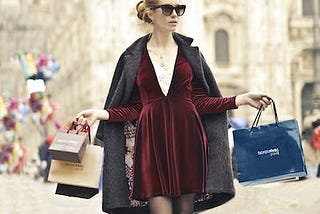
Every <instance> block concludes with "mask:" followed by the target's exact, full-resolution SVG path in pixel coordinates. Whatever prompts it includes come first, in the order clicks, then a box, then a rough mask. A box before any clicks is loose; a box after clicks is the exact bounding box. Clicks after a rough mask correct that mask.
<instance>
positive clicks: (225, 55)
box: [215, 30, 229, 64]
mask: <svg viewBox="0 0 320 214" xmlns="http://www.w3.org/2000/svg"><path fill="white" fill-rule="evenodd" d="M215 56H216V63H217V64H226V63H229V36H228V33H227V32H226V31H225V30H218V31H216V33H215Z"/></svg>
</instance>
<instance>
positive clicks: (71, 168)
mask: <svg viewBox="0 0 320 214" xmlns="http://www.w3.org/2000/svg"><path fill="white" fill-rule="evenodd" d="M102 162H103V148H102V147H100V146H95V145H92V144H89V145H88V146H87V148H86V150H85V153H84V155H83V159H82V162H81V163H74V162H69V161H60V160H52V161H51V166H50V171H49V177H48V180H49V181H51V182H55V183H59V184H67V185H72V186H77V187H87V188H95V189H99V181H100V175H101V167H102Z"/></svg>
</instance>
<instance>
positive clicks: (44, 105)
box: [29, 92, 61, 129]
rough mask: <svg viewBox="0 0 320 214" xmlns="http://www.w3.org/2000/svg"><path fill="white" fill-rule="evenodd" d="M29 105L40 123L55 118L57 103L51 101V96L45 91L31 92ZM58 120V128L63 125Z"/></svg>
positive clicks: (34, 117)
mask: <svg viewBox="0 0 320 214" xmlns="http://www.w3.org/2000/svg"><path fill="white" fill-rule="evenodd" d="M29 106H30V108H31V111H32V113H33V119H34V121H35V122H37V123H39V124H40V125H45V124H46V123H47V122H48V121H52V120H53V119H54V113H55V110H56V109H57V105H56V104H54V103H52V102H51V101H50V97H49V96H47V95H46V94H45V93H44V92H33V93H31V94H30V98H29ZM59 124H60V123H59V122H58V121H55V126H56V128H57V129H58V128H60V127H61V125H59Z"/></svg>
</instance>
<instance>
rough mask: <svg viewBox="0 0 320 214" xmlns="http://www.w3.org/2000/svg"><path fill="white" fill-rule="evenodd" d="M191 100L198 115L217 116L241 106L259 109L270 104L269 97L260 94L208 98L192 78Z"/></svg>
mask: <svg viewBox="0 0 320 214" xmlns="http://www.w3.org/2000/svg"><path fill="white" fill-rule="evenodd" d="M192 100H193V103H194V105H195V106H196V108H197V110H198V112H199V114H217V113H222V112H225V111H227V110H231V109H236V108H238V107H239V106H242V105H249V106H252V107H254V108H257V109H259V108H260V106H261V105H263V108H266V107H267V106H268V105H270V104H271V102H270V97H269V96H267V95H265V94H261V93H245V94H240V95H237V96H231V97H210V96H208V95H207V94H206V91H205V89H204V88H203V87H201V85H200V83H199V82H198V81H197V80H196V79H195V78H194V79H193V81H192Z"/></svg>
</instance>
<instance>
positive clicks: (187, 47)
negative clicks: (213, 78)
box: [173, 33, 210, 94]
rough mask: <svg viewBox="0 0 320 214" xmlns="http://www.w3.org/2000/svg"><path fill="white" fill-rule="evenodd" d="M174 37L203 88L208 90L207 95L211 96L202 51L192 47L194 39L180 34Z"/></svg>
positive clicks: (175, 34)
mask: <svg viewBox="0 0 320 214" xmlns="http://www.w3.org/2000/svg"><path fill="white" fill-rule="evenodd" d="M173 37H174V39H175V41H176V42H177V43H178V45H179V46H180V47H181V48H182V51H183V53H184V55H185V57H186V58H187V60H188V62H189V63H190V65H191V68H192V70H193V73H194V75H195V76H196V77H197V79H198V80H199V81H200V82H201V83H202V85H203V87H204V88H205V89H206V91H207V93H208V94H209V91H210V90H209V86H208V83H207V81H206V78H205V75H204V70H203V66H202V65H203V62H202V59H201V55H200V51H199V48H198V47H195V46H191V43H192V42H193V39H192V38H189V37H186V36H183V35H181V34H178V33H174V34H173Z"/></svg>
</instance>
